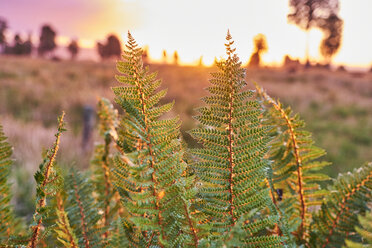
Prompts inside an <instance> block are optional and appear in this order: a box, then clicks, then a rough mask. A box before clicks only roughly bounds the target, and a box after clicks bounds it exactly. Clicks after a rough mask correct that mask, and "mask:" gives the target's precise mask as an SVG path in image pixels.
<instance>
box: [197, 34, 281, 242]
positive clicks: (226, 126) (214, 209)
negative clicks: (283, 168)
mask: <svg viewBox="0 0 372 248" xmlns="http://www.w3.org/2000/svg"><path fill="white" fill-rule="evenodd" d="M226 39H227V44H226V51H227V55H228V59H227V60H225V61H220V62H217V67H218V68H219V72H217V73H213V74H212V79H211V80H210V82H211V83H212V86H211V87H209V88H208V91H209V92H210V93H211V96H207V97H205V98H204V102H205V103H206V104H207V106H205V107H202V108H200V109H198V111H199V112H200V115H199V116H196V117H195V119H197V120H199V122H200V123H201V124H203V127H201V128H198V129H194V130H192V131H191V132H190V134H191V135H192V136H193V137H194V138H195V139H197V140H198V141H199V142H200V143H202V144H203V146H204V148H202V149H193V150H191V153H192V154H193V155H194V156H196V157H197V162H196V163H194V164H193V168H194V169H195V171H196V175H197V176H198V178H199V179H200V180H201V182H202V183H203V187H202V188H201V196H202V199H203V200H204V201H205V202H204V204H203V205H202V206H201V208H202V210H203V212H204V213H205V214H206V215H207V216H208V219H209V220H210V223H211V225H212V230H211V231H212V234H213V236H214V237H215V238H216V239H218V238H219V236H221V235H226V234H227V233H229V232H230V231H231V230H234V229H233V228H234V227H235V226H236V225H237V223H238V220H239V219H240V218H243V216H244V217H245V218H246V219H244V222H243V224H242V225H243V227H241V228H243V230H245V232H244V235H243V236H241V237H240V239H241V240H244V243H245V245H244V246H246V247H251V246H254V247H268V246H272V245H275V244H276V245H278V246H281V245H282V242H283V239H282V237H279V236H275V235H273V236H269V235H268V234H265V230H266V228H270V227H274V226H275V224H276V223H278V218H277V216H276V215H275V213H274V214H273V216H274V217H273V218H271V219H270V221H266V222H265V218H264V217H261V216H260V214H258V213H259V212H256V214H254V215H252V214H251V215H248V214H249V213H251V212H252V211H253V210H257V209H258V210H263V209H267V207H268V206H269V207H270V209H273V208H272V204H273V203H272V200H271V199H270V196H269V191H268V189H262V184H263V183H264V181H265V179H266V171H267V170H268V169H269V168H270V165H269V163H268V161H267V160H265V159H264V155H265V154H266V152H267V143H268V141H269V139H268V135H267V130H266V128H265V127H264V126H263V125H262V121H261V118H260V116H261V115H262V110H261V109H260V106H259V104H258V102H257V101H256V100H254V99H253V98H252V96H253V92H252V91H243V87H244V86H245V85H246V82H245V80H244V78H245V71H244V69H242V68H241V67H240V66H241V62H239V58H238V57H237V56H236V54H235V53H234V51H235V49H233V48H232V44H233V41H232V40H231V36H230V34H228V35H227V37H226ZM266 220H267V219H266ZM259 223H262V224H259ZM263 223H265V224H263ZM237 228H239V227H237ZM254 244H256V245H254Z"/></svg>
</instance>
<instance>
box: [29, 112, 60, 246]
mask: <svg viewBox="0 0 372 248" xmlns="http://www.w3.org/2000/svg"><path fill="white" fill-rule="evenodd" d="M64 116H65V113H64V112H63V113H62V115H61V116H60V117H59V118H58V131H57V133H56V135H55V136H56V140H55V142H54V145H53V147H52V148H51V149H50V150H49V151H47V153H46V156H45V158H44V161H43V163H41V164H40V166H39V170H38V171H37V172H36V173H35V176H34V177H35V181H36V184H37V187H36V210H35V214H34V217H33V219H34V222H33V223H32V224H31V230H32V233H31V239H30V241H29V243H28V245H27V247H30V248H35V247H36V246H37V244H38V242H39V240H40V237H41V236H40V233H41V228H42V223H43V218H46V217H47V216H48V212H49V211H50V210H51V209H49V208H48V206H47V198H49V197H51V196H54V195H55V194H56V193H57V192H58V190H59V189H60V188H61V177H60V175H59V174H58V172H57V171H56V170H55V169H54V163H55V159H56V156H57V152H58V150H59V142H60V138H61V134H62V132H64V131H65V130H66V129H65V128H64V124H65V123H64V120H63V119H64ZM44 233H45V234H46V233H47V231H44ZM44 236H45V235H44Z"/></svg>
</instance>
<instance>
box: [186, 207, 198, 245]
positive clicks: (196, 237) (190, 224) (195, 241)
mask: <svg viewBox="0 0 372 248" xmlns="http://www.w3.org/2000/svg"><path fill="white" fill-rule="evenodd" d="M183 207H184V208H185V212H186V217H187V221H188V222H189V226H190V230H191V233H192V235H193V239H194V246H195V247H196V248H197V247H198V244H199V238H198V235H197V233H196V230H195V228H194V225H193V223H192V221H191V219H190V216H189V211H188V210H187V206H186V203H185V202H183Z"/></svg>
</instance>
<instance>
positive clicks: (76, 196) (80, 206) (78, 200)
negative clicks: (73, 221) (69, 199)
mask: <svg viewBox="0 0 372 248" xmlns="http://www.w3.org/2000/svg"><path fill="white" fill-rule="evenodd" d="M71 176H72V178H73V184H74V185H73V186H74V194H75V198H76V202H77V204H78V207H79V210H80V220H81V228H82V234H83V237H84V244H85V248H89V247H90V246H89V239H88V235H87V223H86V221H85V214H84V208H83V205H82V203H81V200H80V196H79V191H78V187H77V182H76V179H75V175H74V173H73V172H72V174H71Z"/></svg>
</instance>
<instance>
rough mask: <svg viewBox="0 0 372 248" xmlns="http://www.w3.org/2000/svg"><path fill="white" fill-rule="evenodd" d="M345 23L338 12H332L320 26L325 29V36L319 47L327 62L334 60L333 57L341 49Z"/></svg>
mask: <svg viewBox="0 0 372 248" xmlns="http://www.w3.org/2000/svg"><path fill="white" fill-rule="evenodd" d="M343 24H344V22H343V20H342V19H340V18H339V17H338V16H337V15H336V14H331V15H330V16H329V17H328V18H327V19H326V20H325V22H324V23H323V25H322V26H321V27H320V28H321V29H322V30H323V33H324V38H323V40H322V42H321V44H320V47H319V49H320V53H321V54H322V56H323V57H324V58H325V60H326V63H327V64H330V63H331V62H332V57H333V56H334V55H335V54H336V53H337V52H338V50H339V49H340V46H341V41H342V30H343Z"/></svg>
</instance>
